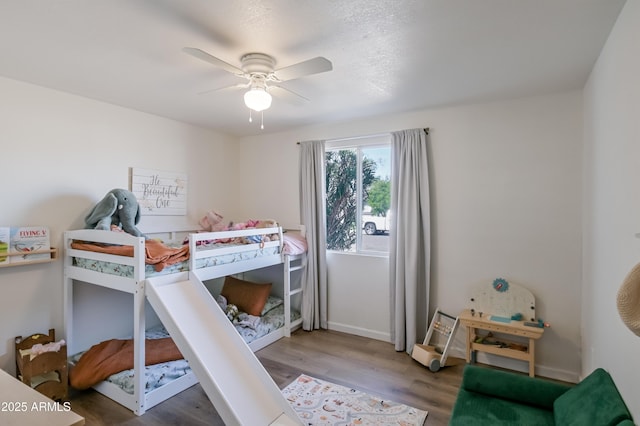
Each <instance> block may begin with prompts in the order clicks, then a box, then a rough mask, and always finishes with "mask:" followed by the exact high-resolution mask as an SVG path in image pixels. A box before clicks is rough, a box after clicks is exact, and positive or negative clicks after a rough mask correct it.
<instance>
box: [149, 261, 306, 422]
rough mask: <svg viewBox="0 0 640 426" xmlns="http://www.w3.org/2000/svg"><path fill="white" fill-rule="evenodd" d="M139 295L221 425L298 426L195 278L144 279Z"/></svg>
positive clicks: (211, 298)
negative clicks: (194, 378)
mask: <svg viewBox="0 0 640 426" xmlns="http://www.w3.org/2000/svg"><path fill="white" fill-rule="evenodd" d="M145 292H146V296H147V299H149V302H150V303H151V306H153V309H154V310H155V312H156V314H157V315H158V317H159V318H160V320H161V321H162V323H163V324H164V326H165V328H166V329H167V331H169V333H170V334H171V337H172V338H173V340H174V342H175V343H176V345H177V346H178V348H179V349H180V352H182V355H183V356H184V357H185V359H186V360H187V361H188V362H189V365H190V366H191V369H192V370H193V372H194V373H195V375H196V377H197V378H198V380H199V381H200V385H201V386H202V388H203V389H204V391H205V393H206V394H207V396H208V397H209V399H210V400H211V402H212V403H213V405H214V407H215V408H216V411H217V412H218V414H220V417H221V418H222V420H223V421H224V423H225V424H226V425H246V426H262V425H265V426H267V425H298V426H299V425H302V422H301V421H300V419H299V418H298V416H297V414H296V412H295V411H294V410H293V408H292V407H291V405H290V404H289V403H288V402H287V400H286V399H285V398H284V396H283V395H282V392H281V391H280V389H279V388H278V386H277V385H276V384H275V382H274V381H273V379H271V376H269V373H268V372H267V371H266V370H265V369H264V367H263V366H262V364H260V361H258V358H256V356H255V355H254V353H253V352H252V351H251V349H250V348H249V346H247V345H246V343H245V342H244V340H242V337H240V335H239V334H238V332H237V331H236V329H235V328H234V327H233V325H232V324H231V321H229V319H228V318H227V317H226V315H225V314H224V313H223V312H222V309H220V307H219V306H218V304H217V302H216V301H215V299H214V298H213V296H212V295H211V293H209V291H208V290H207V289H206V287H205V286H204V284H202V282H201V281H200V280H199V279H198V278H196V277H195V276H194V275H193V274H191V273H190V274H189V279H188V280H184V281H175V282H172V281H171V276H170V275H167V276H159V277H153V278H149V279H147V280H146V283H145Z"/></svg>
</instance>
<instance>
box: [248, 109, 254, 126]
mask: <svg viewBox="0 0 640 426" xmlns="http://www.w3.org/2000/svg"><path fill="white" fill-rule="evenodd" d="M249 123H253V119H252V118H251V108H249Z"/></svg>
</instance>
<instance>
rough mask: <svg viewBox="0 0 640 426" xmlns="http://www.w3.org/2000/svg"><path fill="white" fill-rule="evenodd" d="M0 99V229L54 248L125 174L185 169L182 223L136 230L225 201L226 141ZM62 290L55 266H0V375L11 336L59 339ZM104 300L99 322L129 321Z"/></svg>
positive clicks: (47, 96) (81, 102)
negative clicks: (40, 238)
mask: <svg viewBox="0 0 640 426" xmlns="http://www.w3.org/2000/svg"><path fill="white" fill-rule="evenodd" d="M0 93H2V96H0V129H2V131H1V133H0V134H1V136H0V158H1V160H0V164H1V167H0V170H1V171H2V172H1V173H0V180H1V182H2V185H1V186H0V200H2V209H0V224H2V225H15V226H18V225H23V226H24V225H46V226H49V228H50V230H51V235H52V239H53V241H52V244H53V245H54V246H57V247H60V245H61V241H62V233H63V232H64V231H65V230H67V229H77V228H81V227H83V219H84V216H85V214H86V213H87V212H88V210H89V209H90V208H91V207H92V206H93V205H94V204H95V203H96V202H97V201H99V200H100V199H101V198H102V197H103V196H104V195H105V193H106V192H107V191H109V190H110V189H112V188H117V187H120V188H127V187H128V170H129V168H130V167H140V168H150V169H158V170H169V171H179V172H185V173H187V175H188V180H189V187H188V190H189V193H188V208H187V211H188V217H186V218H185V217H171V218H170V217H166V218H160V219H158V218H155V220H153V219H151V218H149V217H143V219H142V221H141V223H140V226H141V227H144V226H145V225H150V224H153V223H154V222H155V223H156V224H159V223H162V222H164V223H166V224H167V226H171V225H169V223H173V222H176V221H182V222H190V223H196V222H197V219H199V218H200V217H201V216H202V215H203V214H204V212H205V211H206V210H208V209H210V208H211V207H212V206H232V205H233V204H234V202H233V193H232V191H233V188H232V187H230V186H229V185H225V184H223V183H222V182H221V179H220V177H221V176H222V177H225V176H229V175H230V174H231V172H232V171H233V170H235V150H234V148H233V144H232V143H231V141H230V140H229V138H227V137H225V136H223V135H220V134H217V133H215V132H211V131H206V130H203V129H200V128H196V127H193V126H189V125H186V124H182V123H178V122H175V121H171V120H167V119H163V118H160V117H156V116H151V115H148V114H143V113H139V112H136V111H132V110H128V109H124V108H120V107H117V106H113V105H108V104H104V103H100V102H95V101H92V100H88V99H86V98H82V97H78V96H73V95H69V94H64V93H60V92H56V91H53V90H48V89H44V88H41V87H37V86H33V85H29V84H25V83H21V82H17V81H13V80H8V79H3V78H0ZM232 213H233V212H232ZM62 283H63V271H62V261H61V260H58V261H56V262H53V263H47V264H39V265H29V266H20V267H10V268H2V269H0V292H1V293H2V297H0V368H3V369H8V370H9V371H13V369H14V364H13V363H14V358H13V351H14V346H13V341H14V339H13V338H14V337H15V336H17V335H29V334H32V333H36V332H46V331H47V330H48V329H49V328H50V327H53V328H55V329H56V330H57V331H58V333H59V336H60V337H64V336H63V334H62V328H63V312H62V309H63V307H62V305H63V303H62V301H63V284H62ZM81 293H83V292H82V291H81ZM83 294H84V293H83ZM81 296H82V294H81ZM105 297H107V299H105ZM109 297H110V296H104V295H102V294H100V295H99V297H98V298H97V299H99V304H98V306H97V307H98V308H100V309H102V308H104V310H105V311H106V312H107V321H109V322H117V321H119V320H120V319H121V318H123V317H124V316H130V315H131V310H130V309H128V308H127V307H126V305H123V304H122V303H119V302H120V300H119V298H118V297H115V299H114V298H109ZM94 299H96V298H94ZM84 306H85V307H87V311H91V310H92V308H91V306H92V305H84ZM93 306H95V305H93ZM85 325H86V326H87V327H89V328H93V329H94V330H95V333H96V338H98V337H99V336H100V333H101V332H102V330H103V327H100V322H97V323H96V322H93V321H91V322H88V323H85ZM128 327H129V331H128V332H129V333H130V326H128ZM110 337H114V336H113V335H112V336H110Z"/></svg>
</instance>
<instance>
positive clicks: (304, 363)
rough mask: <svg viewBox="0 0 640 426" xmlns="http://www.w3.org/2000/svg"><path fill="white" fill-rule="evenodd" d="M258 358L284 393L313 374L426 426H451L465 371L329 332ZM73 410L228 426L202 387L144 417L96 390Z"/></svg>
mask: <svg viewBox="0 0 640 426" xmlns="http://www.w3.org/2000/svg"><path fill="white" fill-rule="evenodd" d="M256 355H257V356H258V359H260V361H261V362H262V364H263V365H264V367H265V368H266V369H267V371H268V372H269V374H270V375H271V377H272V378H273V380H274V381H275V382H276V384H277V385H278V386H279V387H280V388H281V389H282V388H284V387H285V386H286V385H288V384H289V383H291V382H292V381H293V380H294V379H295V378H296V377H298V376H299V375H300V374H303V373H304V374H308V375H310V376H313V377H316V378H319V379H323V380H327V381H330V382H333V383H337V384H340V385H343V386H349V387H353V388H356V389H359V390H362V391H364V392H367V393H370V394H374V395H378V396H381V397H383V398H387V399H389V400H392V401H396V402H400V403H404V404H407V405H411V406H413V407H416V408H420V409H423V410H427V411H428V412H429V415H428V416H427V421H426V423H425V425H427V426H440V425H446V424H447V423H448V421H449V417H450V415H451V410H452V407H453V404H454V402H455V399H456V395H457V393H458V387H459V386H460V382H461V380H462V369H463V367H464V361H463V360H457V359H452V358H450V360H451V361H452V362H453V363H454V365H452V366H449V367H444V368H442V369H440V371H438V372H436V373H433V372H431V371H429V369H428V368H426V367H424V366H422V365H421V364H419V363H418V362H416V361H414V360H413V359H412V358H411V357H410V356H409V355H408V354H407V353H405V352H396V351H395V350H394V347H393V345H391V344H390V343H385V342H381V341H378V340H372V339H368V338H364V337H359V336H353V335H350V334H345V333H340V332H336V331H325V330H321V331H313V332H305V331H301V330H299V331H297V332H295V333H293V335H292V336H291V337H290V338H283V339H280V340H279V341H277V342H275V343H273V344H272V345H270V346H267V347H266V348H264V349H262V350H260V351H258V352H256ZM71 408H72V410H73V411H75V412H77V413H78V414H80V415H81V416H84V417H85V420H86V425H88V426H94V425H95V426H98V425H136V426H138V425H147V426H151V425H153V426H157V425H185V426H187V425H188V426H192V425H193V426H199V425H203V426H204V425H223V424H224V423H223V422H222V420H221V419H220V417H219V416H218V414H217V413H216V411H215V408H214V407H213V405H212V404H211V402H210V401H209V399H208V398H207V396H206V394H205V393H204V391H203V390H202V388H201V387H200V385H195V386H193V387H191V388H189V389H187V390H185V391H184V392H181V393H180V394H178V395H176V396H174V397H173V398H170V399H168V400H166V401H164V402H162V403H161V404H159V405H157V406H155V407H153V408H151V409H150V410H149V411H147V412H146V413H145V414H144V415H143V416H136V415H134V414H133V413H132V412H131V411H129V410H127V409H126V408H124V407H122V406H121V405H119V404H117V403H116V402H114V401H112V400H110V399H109V398H107V397H105V396H102V395H101V394H99V393H97V392H95V391H94V390H87V391H82V392H73V393H72V395H71ZM247 409H251V407H247ZM249 426H251V425H249Z"/></svg>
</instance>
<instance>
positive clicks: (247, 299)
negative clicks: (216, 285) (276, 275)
mask: <svg viewBox="0 0 640 426" xmlns="http://www.w3.org/2000/svg"><path fill="white" fill-rule="evenodd" d="M269 293H271V283H253V282H250V281H244V280H239V279H238V278H234V277H230V276H229V277H225V279H224V286H222V291H221V292H220V294H221V295H223V296H224V297H225V298H226V299H227V303H232V304H234V305H236V306H237V307H238V309H240V310H241V311H244V312H246V313H248V314H249V315H255V316H259V315H260V313H261V312H262V308H264V304H265V303H267V298H268V297H269Z"/></svg>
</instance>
